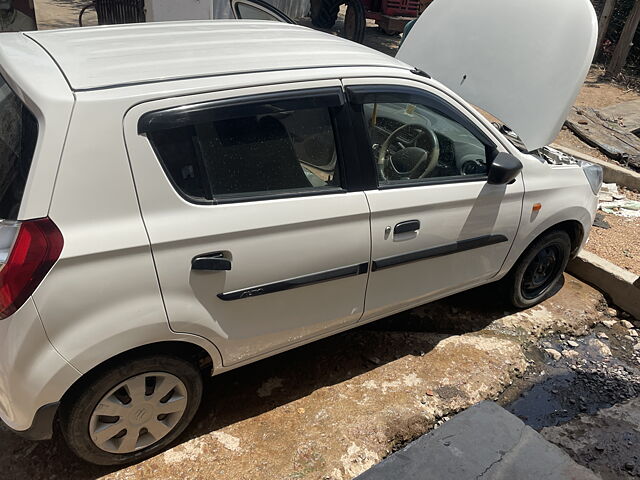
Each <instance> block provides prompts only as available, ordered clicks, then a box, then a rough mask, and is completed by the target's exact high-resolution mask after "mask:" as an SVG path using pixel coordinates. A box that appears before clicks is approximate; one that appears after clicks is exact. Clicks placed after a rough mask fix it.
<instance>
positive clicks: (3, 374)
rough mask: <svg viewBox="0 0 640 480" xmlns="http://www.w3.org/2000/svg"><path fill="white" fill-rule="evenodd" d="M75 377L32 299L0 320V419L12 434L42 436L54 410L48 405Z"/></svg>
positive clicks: (74, 372) (57, 399) (56, 398)
mask: <svg viewBox="0 0 640 480" xmlns="http://www.w3.org/2000/svg"><path fill="white" fill-rule="evenodd" d="M78 378H80V373H79V372H78V371H77V370H76V369H75V368H73V367H72V366H71V365H69V363H68V362H67V361H66V360H65V359H64V358H62V357H61V356H60V354H59V353H58V352H57V351H56V350H55V349H54V348H53V346H52V345H51V343H50V342H49V339H48V338H47V335H46V333H45V331H44V327H43V326H42V322H41V321H40V316H39V315H38V311H37V310H36V306H35V304H34V303H33V299H29V300H28V301H27V302H26V303H25V304H24V305H23V306H22V307H21V308H20V309H19V310H18V311H17V312H16V313H14V314H13V315H11V316H10V317H8V318H6V319H4V320H0V420H2V421H3V422H4V423H5V424H6V425H7V426H8V427H9V428H10V429H11V430H13V431H17V432H25V433H24V434H25V435H26V436H29V437H31V438H36V437H41V438H47V435H50V430H51V424H52V420H53V417H54V416H55V410H56V408H54V407H52V406H51V405H52V404H54V405H57V403H58V402H60V400H61V398H62V396H63V395H64V394H65V392H66V391H67V390H68V389H69V387H70V386H71V385H73V383H74V382H75V381H76V380H77V379H78ZM47 424H48V425H47Z"/></svg>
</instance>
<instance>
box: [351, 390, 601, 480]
mask: <svg viewBox="0 0 640 480" xmlns="http://www.w3.org/2000/svg"><path fill="white" fill-rule="evenodd" d="M357 478H358V480H389V479H392V478H401V479H403V480H427V479H438V480H448V479H451V480H454V479H455V480H464V479H477V478H483V479H495V480H497V479H515V478H517V479H518V480H527V479H532V480H541V479H557V480H569V479H576V480H577V479H580V480H591V479H594V480H595V479H597V478H599V477H597V476H596V475H595V474H594V473H593V472H591V471H590V470H588V469H586V468H584V467H582V466H580V465H578V464H577V463H575V462H574V461H573V460H571V458H570V457H569V456H568V455H567V454H566V453H564V452H563V451H562V450H560V449H559V448H558V447H556V446H555V445H553V444H551V443H549V442H547V441H546V440H545V439H544V438H543V437H542V436H541V435H540V434H539V433H537V432H536V431H535V430H533V429H532V428H530V427H528V426H526V425H525V424H524V423H523V422H522V421H521V420H520V419H518V418H517V417H516V416H514V415H512V414H510V413H509V412H507V411H506V410H505V409H503V408H502V407H500V406H498V405H497V404H496V403H494V402H482V403H479V404H476V405H474V406H473V407H471V408H469V409H467V410H466V411H464V412H462V413H460V414H458V415H457V416H455V417H454V418H453V419H452V420H450V421H448V422H447V423H445V424H444V425H442V426H441V427H440V428H438V429H437V430H434V431H432V432H430V433H428V434H426V435H424V436H422V437H421V438H419V439H418V440H416V441H415V442H413V443H411V444H409V445H408V446H407V447H405V448H404V449H403V450H401V451H399V452H396V453H394V454H393V455H391V456H390V457H389V458H387V459H386V460H384V461H383V462H382V463H380V464H378V465H376V466H375V467H373V468H371V469H370V470H368V471H367V472H365V473H363V474H362V475H360V476H359V477H357Z"/></svg>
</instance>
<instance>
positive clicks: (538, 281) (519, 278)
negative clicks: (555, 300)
mask: <svg viewBox="0 0 640 480" xmlns="http://www.w3.org/2000/svg"><path fill="white" fill-rule="evenodd" d="M570 255H571V238H570V237H569V235H568V234H567V233H566V232H564V231H561V230H555V231H551V232H549V233H547V234H545V235H543V236H541V237H540V238H538V239H537V240H535V241H534V242H533V243H532V244H531V245H530V246H529V248H527V250H526V251H525V252H524V254H523V255H522V256H521V257H520V259H519V260H518V262H517V263H516V265H515V266H514V267H513V269H512V271H511V274H510V275H509V276H508V277H507V282H508V287H509V300H510V301H511V303H512V304H513V305H514V306H515V307H516V308H529V307H532V306H534V305H537V304H538V303H540V302H542V301H543V300H545V299H546V298H548V297H549V296H550V295H551V294H552V293H553V291H554V287H555V286H556V284H557V282H558V280H559V279H560V277H561V276H562V273H563V272H564V269H565V268H566V266H567V262H568V261H569V256H570Z"/></svg>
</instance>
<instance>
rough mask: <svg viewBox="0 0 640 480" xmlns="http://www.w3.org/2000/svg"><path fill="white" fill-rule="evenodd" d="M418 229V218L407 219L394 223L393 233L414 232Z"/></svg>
mask: <svg viewBox="0 0 640 480" xmlns="http://www.w3.org/2000/svg"><path fill="white" fill-rule="evenodd" d="M418 230H420V220H407V221H405V222H400V223H398V224H396V226H395V228H394V229H393V234H394V235H399V234H401V233H408V232H415V231H418Z"/></svg>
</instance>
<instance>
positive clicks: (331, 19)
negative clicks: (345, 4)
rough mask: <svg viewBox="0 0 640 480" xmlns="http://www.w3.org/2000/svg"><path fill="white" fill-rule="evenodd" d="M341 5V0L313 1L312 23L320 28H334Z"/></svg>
mask: <svg viewBox="0 0 640 480" xmlns="http://www.w3.org/2000/svg"><path fill="white" fill-rule="evenodd" d="M341 3H342V2H340V1H339V0H311V23H313V25H314V26H315V27H318V28H325V29H328V28H331V27H333V26H334V25H335V23H336V20H337V19H338V11H339V10H340V5H341Z"/></svg>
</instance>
